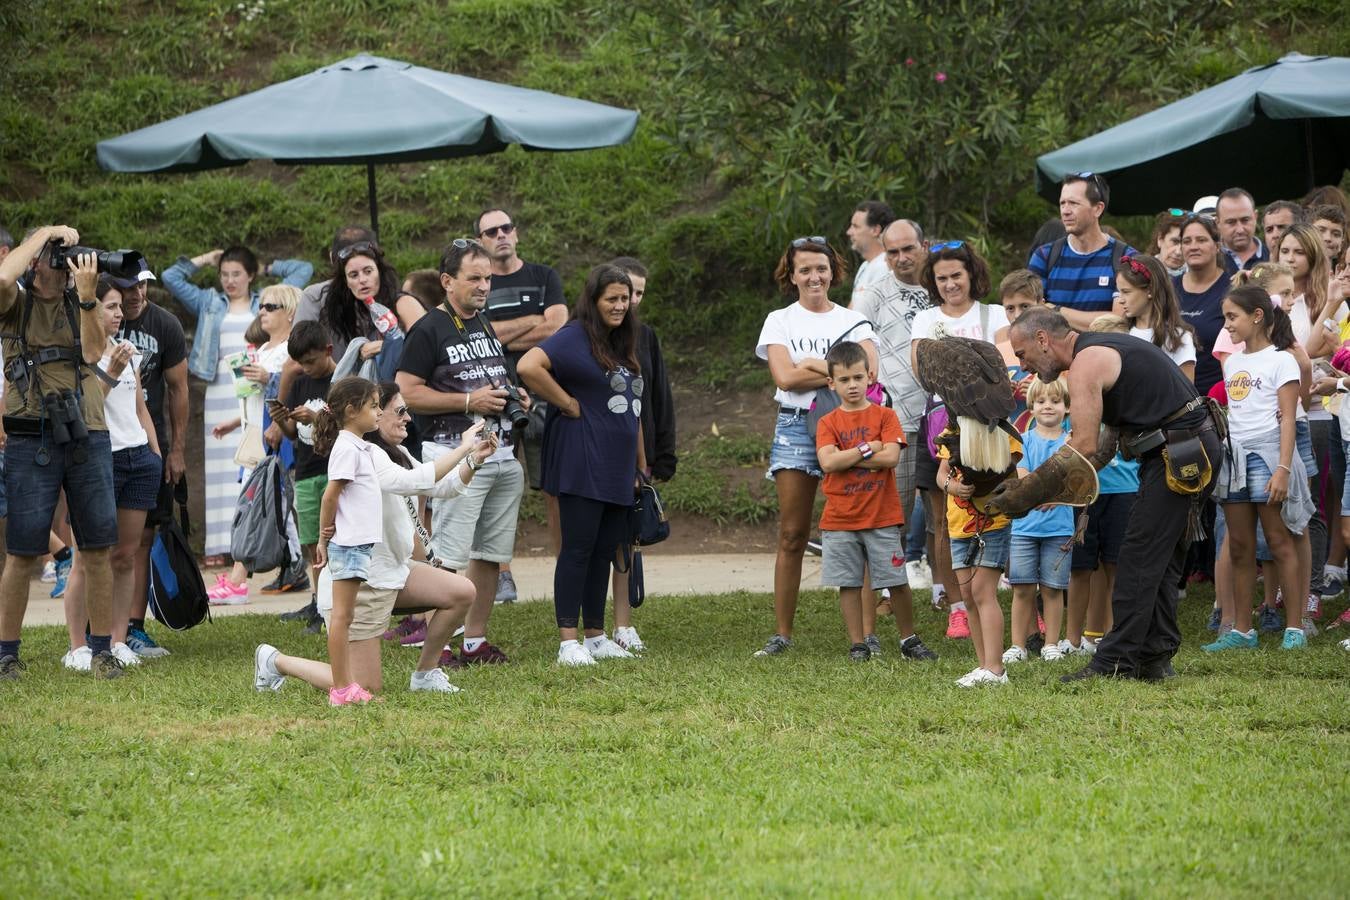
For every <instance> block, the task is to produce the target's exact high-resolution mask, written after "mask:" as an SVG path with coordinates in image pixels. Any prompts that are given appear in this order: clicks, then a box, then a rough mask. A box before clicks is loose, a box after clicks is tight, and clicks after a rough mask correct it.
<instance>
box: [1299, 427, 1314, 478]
mask: <svg viewBox="0 0 1350 900" xmlns="http://www.w3.org/2000/svg"><path fill="white" fill-rule="evenodd" d="M1294 449H1295V450H1297V451H1298V458H1299V459H1301V460H1303V468H1304V470H1305V471H1307V473H1308V477H1309V478H1316V477H1317V472H1318V469H1317V460H1316V458H1314V457H1313V449H1312V426H1311V425H1309V424H1308V420H1307V419H1299V420H1298V421H1297V422H1295V423H1294Z"/></svg>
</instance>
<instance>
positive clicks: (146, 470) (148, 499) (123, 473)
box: [113, 444, 164, 510]
mask: <svg viewBox="0 0 1350 900" xmlns="http://www.w3.org/2000/svg"><path fill="white" fill-rule="evenodd" d="M163 476H164V462H163V460H161V459H160V458H159V457H158V456H156V455H155V454H154V453H152V452H151V451H150V446H149V445H148V444H147V445H144V446H141V447H127V448H125V449H123V450H114V451H113V502H114V503H116V504H117V508H118V509H145V510H150V509H154V508H155V507H157V506H159V488H160V484H161V483H162V482H163V481H164V477H163Z"/></svg>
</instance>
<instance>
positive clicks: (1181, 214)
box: [1167, 206, 1190, 218]
mask: <svg viewBox="0 0 1350 900" xmlns="http://www.w3.org/2000/svg"><path fill="white" fill-rule="evenodd" d="M1167 214H1168V215H1169V216H1177V217H1179V218H1181V217H1185V216H1188V215H1190V210H1186V209H1177V208H1176V207H1175V206H1174V207H1172V208H1171V209H1169V210H1167Z"/></svg>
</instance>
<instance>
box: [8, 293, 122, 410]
mask: <svg viewBox="0 0 1350 900" xmlns="http://www.w3.org/2000/svg"><path fill="white" fill-rule="evenodd" d="M30 290H31V288H29V287H28V286H25V285H22V284H20V285H19V286H18V291H19V292H18V296H16V297H15V300H14V303H13V304H12V305H11V306H10V308H9V309H7V310H6V311H5V312H3V313H0V342H2V343H3V347H4V355H5V420H6V421H5V429H6V431H8V432H9V433H11V434H22V433H25V432H26V431H28V430H29V428H28V426H29V423H28V422H24V421H23V420H31V424H32V425H33V426H36V424H37V423H38V422H39V421H40V420H42V419H43V418H44V417H45V416H44V412H43V407H42V398H43V396H44V395H45V394H47V393H49V392H51V391H61V390H75V391H76V392H77V393H78V394H79V395H80V412H81V414H82V416H83V417H84V423H85V427H86V428H88V429H89V430H90V431H106V430H107V428H108V426H107V424H106V422H105V420H104V417H103V389H102V388H101V387H100V386H99V378H98V373H97V369H96V367H95V366H92V365H89V364H87V363H85V362H84V361H83V360H82V359H81V358H80V334H79V324H80V320H79V316H78V314H77V313H76V310H77V309H78V306H77V304H78V299H77V298H76V297H75V296H74V295H73V294H71V293H67V294H66V295H65V296H64V297H63V298H62V299H61V300H59V301H56V302H52V301H49V300H41V299H38V298H37V297H36V296H34V295H33V294H32V293H31V292H30ZM77 373H78V376H77ZM77 377H78V383H77Z"/></svg>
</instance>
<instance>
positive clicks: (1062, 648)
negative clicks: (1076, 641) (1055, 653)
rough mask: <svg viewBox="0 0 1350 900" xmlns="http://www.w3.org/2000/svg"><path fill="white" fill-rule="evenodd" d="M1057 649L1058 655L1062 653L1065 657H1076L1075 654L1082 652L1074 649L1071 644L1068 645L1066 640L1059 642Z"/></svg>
mask: <svg viewBox="0 0 1350 900" xmlns="http://www.w3.org/2000/svg"><path fill="white" fill-rule="evenodd" d="M1058 647H1059V652H1060V653H1063V654H1064V655H1065V656H1074V655H1076V654H1078V653H1081V652H1082V651H1081V650H1079V649H1078V648H1077V647H1075V646H1074V645H1073V644H1070V643H1069V639H1068V638H1065V639H1064V640H1062V641H1060V642H1059V644H1058Z"/></svg>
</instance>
